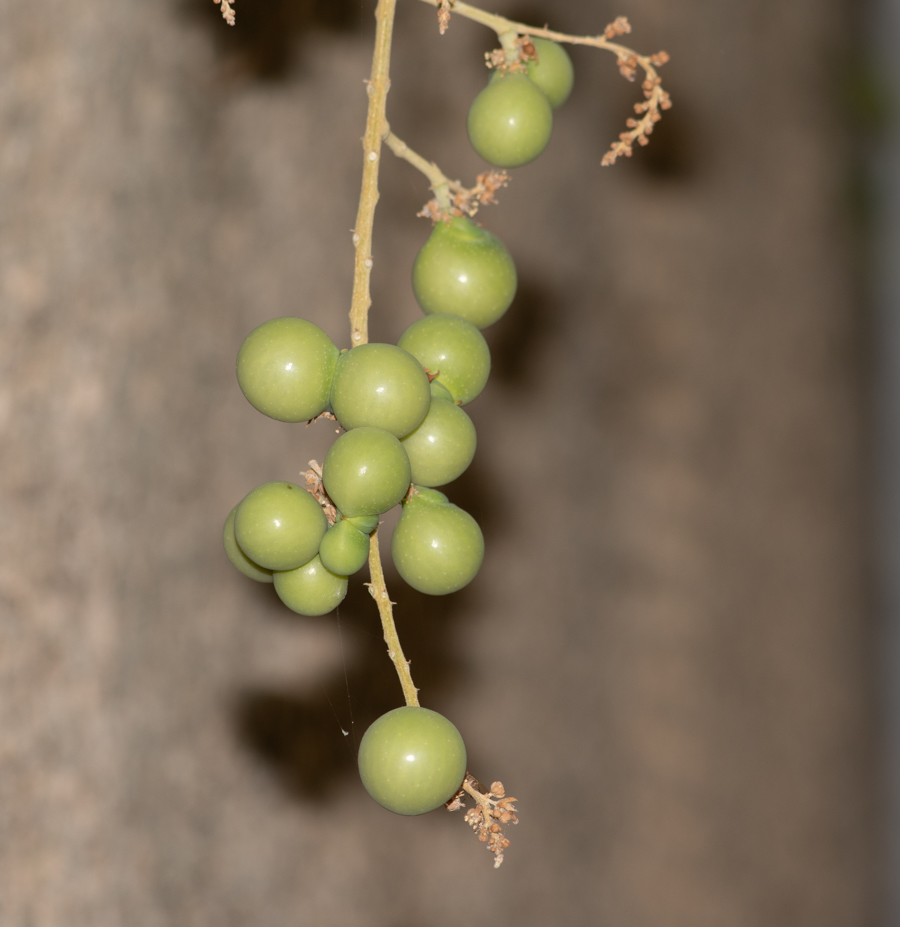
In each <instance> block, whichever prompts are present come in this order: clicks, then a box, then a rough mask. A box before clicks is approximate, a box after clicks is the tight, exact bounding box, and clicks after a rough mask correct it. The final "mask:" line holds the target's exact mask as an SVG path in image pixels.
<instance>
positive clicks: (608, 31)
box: [603, 16, 631, 41]
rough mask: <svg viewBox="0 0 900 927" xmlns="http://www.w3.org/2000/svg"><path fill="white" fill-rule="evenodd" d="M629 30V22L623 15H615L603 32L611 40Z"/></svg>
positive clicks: (625, 33) (626, 33)
mask: <svg viewBox="0 0 900 927" xmlns="http://www.w3.org/2000/svg"><path fill="white" fill-rule="evenodd" d="M629 32H631V23H630V22H628V19H627V18H626V17H625V16H617V17H616V18H615V19H614V20H613V22H611V23H610V24H609V25H608V26H607V27H606V28H605V29H604V30H603V34H604V35H605V36H606V37H607V38H608V39H609V40H610V41H612V40H613V39H615V38H617V37H618V36H620V35H628V33H629Z"/></svg>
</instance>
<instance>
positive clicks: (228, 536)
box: [222, 506, 272, 583]
mask: <svg viewBox="0 0 900 927" xmlns="http://www.w3.org/2000/svg"><path fill="white" fill-rule="evenodd" d="M236 511H237V506H235V507H234V508H233V509H232V510H231V511H230V512H229V513H228V518H226V519H225V527H224V528H223V529H222V543H223V545H224V546H225V553H226V554H227V555H228V559H229V560H230V561H231V562H232V564H233V565H234V566H236V567H237V568H238V569H239V570H240V571H241V572H242V573H243V574H244V576H249V577H250V579H255V580H256V581H257V582H258V583H270V582H272V571H271V570H267V569H265V567H261V566H260V565H259V564H258V563H254V562H253V561H252V560H251V559H250V558H249V557H248V556H247V555H246V554H245V553H244V552H243V551H242V550H241V549H240V547H238V542H237V541H236V540H235V539H234V513H235V512H236Z"/></svg>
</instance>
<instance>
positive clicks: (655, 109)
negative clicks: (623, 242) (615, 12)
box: [422, 0, 672, 166]
mask: <svg viewBox="0 0 900 927" xmlns="http://www.w3.org/2000/svg"><path fill="white" fill-rule="evenodd" d="M422 2H423V3H427V4H429V5H430V6H440V3H441V0H422ZM453 12H454V13H457V14H458V15H460V16H464V17H465V18H466V19H471V20H473V21H474V22H478V23H481V24H482V25H485V26H488V27H489V28H490V29H493V30H494V31H495V32H496V33H497V35H498V36H499V37H500V41H501V44H502V45H503V49H504V55H505V61H504V56H498V58H497V61H498V62H499V63H501V64H507V65H508V64H510V63H511V62H512V61H513V58H512V52H513V48H514V45H515V42H516V40H517V37H518V36H531V37H537V38H543V39H552V40H553V41H554V42H567V43H569V44H570V45H589V46H591V47H592V48H602V49H605V50H606V51H610V52H613V53H614V54H615V55H616V62H617V64H618V65H619V71H620V72H621V74H622V76H623V77H625V78H627V79H628V80H634V78H635V74H636V72H637V69H638V68H641V69H642V70H643V72H644V80H643V82H642V84H641V87H642V89H643V91H644V102H642V103H635V105H634V109H635V112H636V113H637V114H638V115H639V116H640V118H639V119H629V120H628V131H627V132H622V133H621V134H620V135H619V140H618V141H617V142H614V143H613V145H612V146H611V147H610V149H609V151H607V152H606V154H605V155H604V156H603V160H602V162H601V163H602V164H603V165H604V166H607V165H610V164H613V163H614V162H615V161H616V159H617V158H619V157H620V156H622V155H624V156H625V157H630V156H631V153H632V150H633V146H634V144H635V143H637V144H639V145H646V144H647V136H648V135H650V133H651V132H653V126H654V125H655V124H656V123H657V122H659V120H660V118H661V115H660V111H661V110H666V109H669V108H670V107H671V105H672V101H671V99H670V97H669V94H668V93H667V92H666V91H665V90H663V88H662V82H661V80H660V77H659V75H658V74H657V71H656V69H657V68H659V67H660V66H662V65H663V64H665V63H666V62H667V61H668V60H669V56H668V55H667V54H666V52H664V51H661V52H657V53H656V54H655V55H639V54H638V53H637V52H636V51H634V49H631V48H628V47H627V46H626V45H621V44H620V43H618V42H615V41H613V39H616V38H617V37H618V36H620V35H625V34H626V33H628V32H631V26H630V25H629V24H628V20H627V19H626V18H625V17H624V16H619V17H618V18H617V19H616V20H615V21H614V22H612V23H610V24H609V25H608V26H607V27H606V29H605V30H604V31H603V35H568V34H567V33H565V32H556V31H555V30H553V29H547V28H540V27H537V26H528V25H526V24H525V23H519V22H515V21H514V20H511V19H507V18H506V17H505V16H498V15H497V14H496V13H487V12H485V11H484V10H481V9H479V8H478V7H476V6H471V5H470V4H468V3H463V2H462V0H456V2H455V3H453ZM491 63H492V59H491V60H489V64H491ZM641 114H643V115H641Z"/></svg>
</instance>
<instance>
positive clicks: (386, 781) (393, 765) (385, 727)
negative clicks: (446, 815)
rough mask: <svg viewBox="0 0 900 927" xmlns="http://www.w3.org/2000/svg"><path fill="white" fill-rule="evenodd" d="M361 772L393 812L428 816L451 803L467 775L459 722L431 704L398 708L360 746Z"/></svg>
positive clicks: (368, 786)
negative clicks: (455, 721)
mask: <svg viewBox="0 0 900 927" xmlns="http://www.w3.org/2000/svg"><path fill="white" fill-rule="evenodd" d="M359 775H360V778H361V779H362V783H363V785H364V786H365V788H366V791H367V792H368V793H369V795H371V796H372V798H374V799H375V801H377V802H378V804H379V805H381V806H382V807H384V808H387V809H388V811H393V812H394V813H395V814H425V813H426V812H428V811H434V810H435V809H436V808H440V806H441V805H443V804H444V803H445V802H448V801H449V800H450V799H451V798H452V797H453V796H454V795H455V794H456V793H457V791H459V789H460V787H461V786H462V781H463V779H464V777H465V775H466V745H465V744H464V743H463V739H462V737H461V736H460V733H459V731H458V730H457V729H456V727H455V725H454V724H453V723H452V722H450V721H448V720H447V719H446V718H445V717H444V716H443V715H440V714H438V713H437V712H436V711H431V710H430V709H428V708H419V707H414V706H410V705H408V706H406V707H404V708H395V709H394V710H393V711H389V712H388V713H387V714H384V715H382V716H381V717H380V718H378V720H376V721H375V722H374V723H373V724H372V725H371V726H370V727H369V729H368V730H367V731H366V733H365V734H363V738H362V740H361V741H360V744H359Z"/></svg>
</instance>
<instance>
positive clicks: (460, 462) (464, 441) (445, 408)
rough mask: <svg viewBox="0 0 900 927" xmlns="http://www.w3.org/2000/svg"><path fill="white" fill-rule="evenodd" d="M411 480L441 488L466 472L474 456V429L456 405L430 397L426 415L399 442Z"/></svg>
mask: <svg viewBox="0 0 900 927" xmlns="http://www.w3.org/2000/svg"><path fill="white" fill-rule="evenodd" d="M400 443H401V444H402V445H403V449H404V450H405V451H406V456H407V457H408V458H409V470H410V475H411V477H412V481H413V482H414V483H417V484H421V485H422V486H443V485H444V483H449V482H451V481H452V480H455V479H456V478H457V477H458V476H460V475H461V474H462V473H464V472H465V470H466V468H467V467H468V466H469V464H470V463H472V458H473V457H474V456H475V444H476V437H475V426H474V425H473V424H472V419H470V418H469V416H468V415H466V413H465V412H463V410H462V409H460V407H459V406H458V405H456V403H454V402H450V401H449V400H447V399H436V398H435V397H432V399H431V406H430V407H429V409H428V415H426V416H425V420H424V421H423V422H422V424H421V425H419V427H418V428H417V429H416V430H415V431H413V432H411V433H410V434H408V435H407V436H406V437H405V438H404V439H403V440H402V441H401V442H400Z"/></svg>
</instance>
